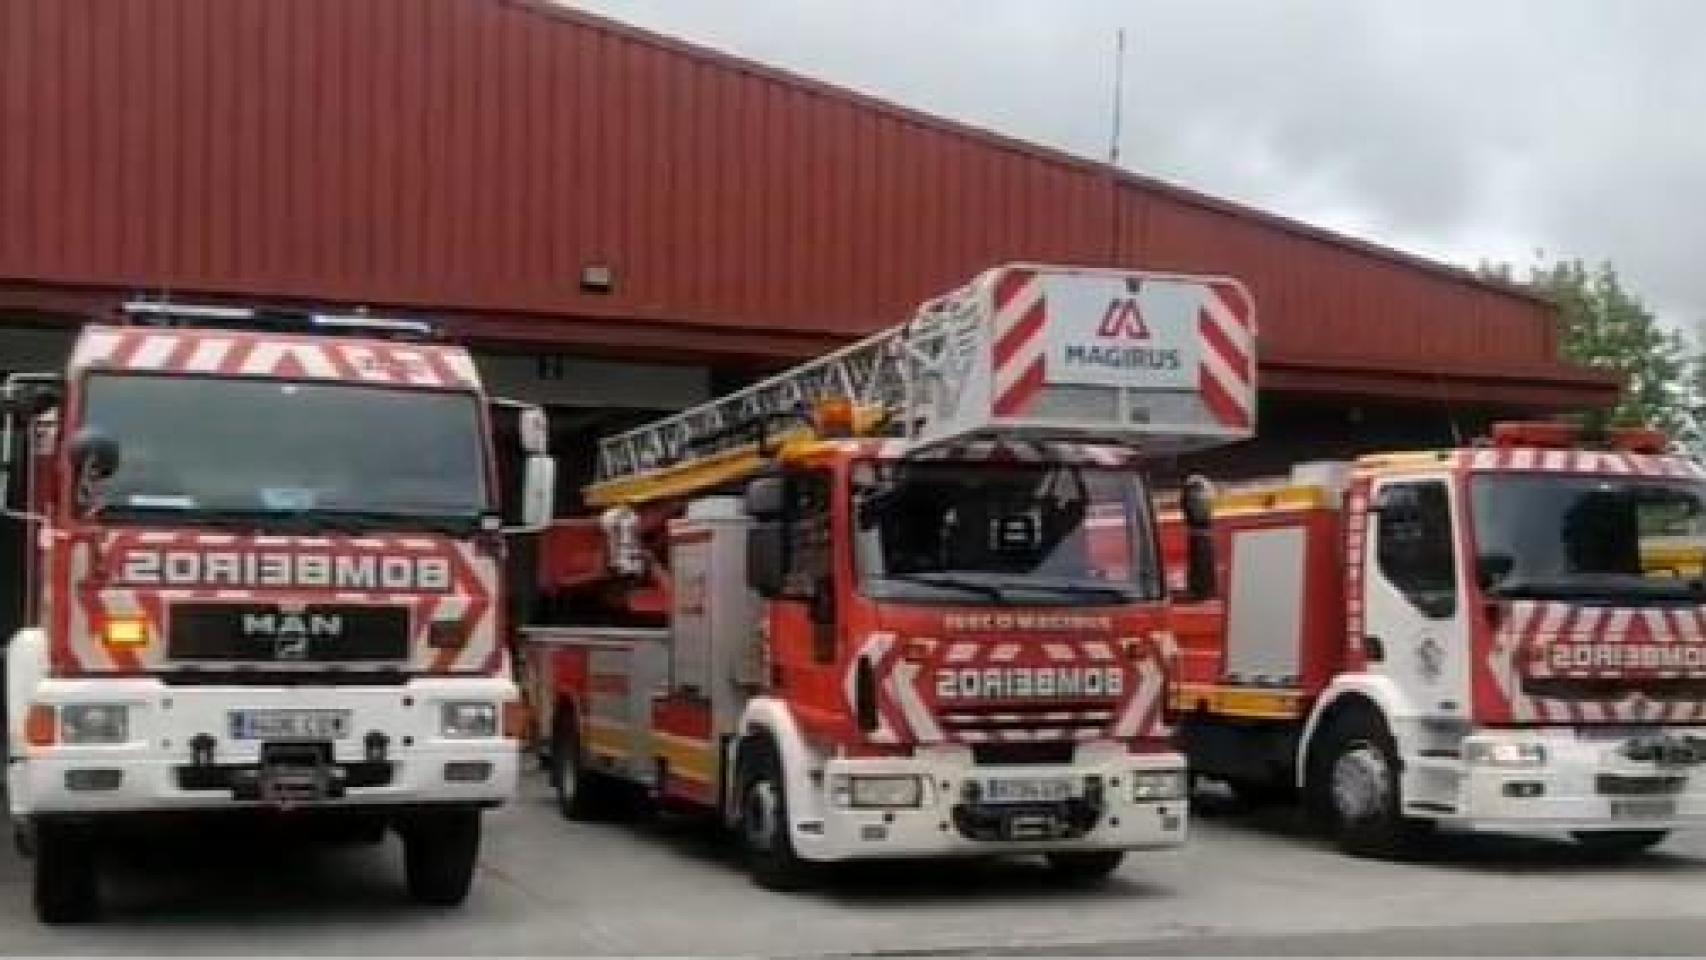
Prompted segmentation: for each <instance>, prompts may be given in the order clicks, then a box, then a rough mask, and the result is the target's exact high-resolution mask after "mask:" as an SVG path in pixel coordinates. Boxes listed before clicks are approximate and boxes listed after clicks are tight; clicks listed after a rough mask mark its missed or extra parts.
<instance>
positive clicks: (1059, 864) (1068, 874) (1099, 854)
mask: <svg viewBox="0 0 1706 960" xmlns="http://www.w3.org/2000/svg"><path fill="white" fill-rule="evenodd" d="M1043 859H1045V860H1047V861H1048V869H1049V872H1050V873H1052V874H1054V875H1055V877H1056V878H1057V879H1059V880H1061V881H1062V882H1064V883H1066V884H1069V885H1072V886H1080V885H1086V884H1092V883H1100V882H1102V881H1103V880H1106V879H1108V877H1110V876H1112V875H1113V872H1114V871H1115V870H1118V869H1119V866H1120V863H1121V861H1123V860H1125V854H1124V853H1123V852H1122V851H1119V850H1087V851H1084V852H1081V853H1079V852H1074V853H1050V854H1046V855H1044V857H1043Z"/></svg>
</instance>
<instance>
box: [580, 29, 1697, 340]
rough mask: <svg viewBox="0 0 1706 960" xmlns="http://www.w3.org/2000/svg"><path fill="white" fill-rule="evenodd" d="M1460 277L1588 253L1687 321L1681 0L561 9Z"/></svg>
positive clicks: (1688, 214)
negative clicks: (1337, 235) (1270, 214)
mask: <svg viewBox="0 0 1706 960" xmlns="http://www.w3.org/2000/svg"><path fill="white" fill-rule="evenodd" d="M575 2H576V3H577V4H578V5H580V6H583V7H585V8H588V9H591V10H593V11H596V12H601V13H604V14H607V15H610V16H614V17H616V18H618V19H622V20H626V21H628V22H631V23H634V24H636V25H639V26H642V27H647V28H650V29H654V30H658V31H660V32H664V33H669V34H673V35H675V36H679V37H682V38H685V39H689V40H693V41H695V42H698V43H702V44H705V45H707V46H711V47H715V48H718V49H721V50H726V51H728V52H731V53H736V54H739V55H742V56H746V57H750V58H753V59H756V60H760V61H763V62H766V63H770V64H774V65H777V66H782V67H786V68H788V69H791V70H794V71H797V72H800V73H805V74H809V75H811V76H814V77H817V78H820V79H823V80H827V81H830V82H832V83H837V84H840V85H843V86H848V87H852V88H855V89H858V90H860V91H863V92H866V93H871V94H875V95H877V96H880V97H883V98H886V99H890V100H894V101H898V102H900V103H904V104H907V105H909V106H913V107H917V108H920V109H923V110H926V111H929V112H932V113H938V114H943V115H946V116H949V117H953V118H956V119H960V120H964V121H968V122H970V123H973V124H977V125H979V126H984V127H989V128H993V129H996V130H999V131H1001V132H1004V133H1008V134H1011V135H1015V136H1018V137H1022V138H1024V139H1028V140H1034V141H1038V142H1041V143H1044V144H1048V145H1051V146H1055V147H1059V148H1062V149H1065V150H1068V151H1071V152H1073V153H1077V154H1081V155H1086V156H1092V157H1097V158H1105V157H1106V155H1107V152H1108V143H1109V131H1110V126H1111V124H1110V106H1109V105H1110V101H1111V96H1112V93H1111V91H1112V69H1113V67H1112V64H1113V46H1114V35H1115V31H1116V29H1117V28H1119V27H1121V26H1123V27H1125V29H1126V37H1127V68H1126V87H1125V89H1126V97H1125V102H1126V114H1125V128H1124V136H1123V137H1122V138H1121V163H1122V165H1124V166H1126V167H1128V168H1131V169H1134V170H1138V171H1141V172H1144V173H1148V174H1152V175H1155V176H1159V177H1163V178H1165V179H1168V180H1172V181H1174V182H1177V183H1180V184H1183V185H1186V186H1190V187H1193V188H1196V189H1199V190H1203V191H1206V192H1209V193H1213V194H1218V195H1221V196H1225V197H1230V198H1233V199H1237V200H1242V201H1245V202H1248V203H1251V204H1255V205H1257V206H1261V207H1265V208H1268V209H1271V210H1276V211H1278V212H1281V213H1285V214H1289V215H1291V216H1295V217H1299V218H1301V219H1304V220H1308V221H1310V222H1313V223H1317V224H1320V225H1323V226H1327V227H1331V228H1334V229H1338V230H1342V231H1345V232H1348V233H1352V234H1355V235H1358V236H1362V237H1366V238H1368V239H1372V240H1377V241H1380V242H1383V243H1388V244H1391V245H1394V246H1398V247H1402V248H1405V249H1408V250H1412V251H1415V252H1419V253H1423V254H1427V255H1431V256H1436V257H1439V258H1442V259H1446V260H1450V261H1453V262H1457V263H1462V264H1465V265H1470V266H1472V265H1474V264H1475V263H1476V262H1477V261H1479V260H1481V259H1495V260H1508V261H1514V262H1516V263H1518V264H1519V265H1527V264H1529V263H1531V262H1532V261H1533V260H1534V257H1535V251H1537V250H1544V251H1545V252H1546V254H1547V255H1548V256H1552V257H1556V256H1571V257H1574V256H1580V257H1583V258H1585V259H1588V260H1599V259H1610V260H1612V261H1613V262H1615V263H1616V264H1617V265H1618V266H1619V267H1620V268H1621V269H1622V270H1623V272H1624V273H1625V274H1626V275H1627V278H1628V279H1629V281H1630V283H1631V285H1633V286H1634V287H1635V288H1636V289H1637V291H1638V292H1640V293H1641V294H1643V295H1644V296H1645V297H1646V298H1647V299H1648V300H1649V302H1651V303H1652V304H1654V306H1655V307H1656V308H1658V309H1659V310H1660V312H1661V313H1662V314H1664V315H1665V316H1666V318H1667V319H1670V320H1672V321H1674V322H1677V323H1679V324H1682V325H1685V326H1693V325H1694V323H1695V322H1696V321H1699V320H1702V319H1706V259H1703V255H1706V2H1695V0H1662V2H1661V0H1427V2H1417V0H1170V2H1161V0H928V2H924V0H716V2H712V0H575Z"/></svg>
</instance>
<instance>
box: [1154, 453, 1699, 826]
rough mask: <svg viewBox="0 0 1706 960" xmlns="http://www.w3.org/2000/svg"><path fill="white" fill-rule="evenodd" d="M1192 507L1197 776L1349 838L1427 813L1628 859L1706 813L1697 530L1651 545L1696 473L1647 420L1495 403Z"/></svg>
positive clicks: (1189, 541)
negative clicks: (1477, 428) (1573, 420)
mask: <svg viewBox="0 0 1706 960" xmlns="http://www.w3.org/2000/svg"><path fill="white" fill-rule="evenodd" d="M1185 506H1186V509H1183V510H1180V511H1179V512H1176V513H1170V514H1169V515H1168V516H1167V518H1166V519H1165V521H1164V538H1165V543H1166V548H1167V550H1168V553H1169V556H1170V558H1171V559H1172V561H1173V564H1172V567H1173V571H1174V573H1173V576H1174V578H1175V581H1176V582H1177V581H1179V580H1182V579H1184V578H1185V570H1186V568H1187V567H1188V566H1190V565H1189V564H1187V563H1186V562H1185V560H1184V559H1183V558H1184V557H1185V556H1186V555H1187V553H1192V554H1194V555H1195V557H1196V559H1197V560H1198V566H1199V567H1201V568H1206V571H1205V572H1200V573H1199V576H1197V577H1196V578H1195V579H1196V580H1197V587H1196V589H1195V591H1194V592H1196V593H1198V594H1200V595H1201V601H1202V602H1200V603H1196V604H1192V605H1180V606H1179V607H1178V608H1176V617H1175V629H1176V632H1177V635H1178V641H1179V644H1180V647H1181V666H1180V673H1181V682H1180V685H1179V686H1178V687H1177V689H1176V693H1175V704H1176V706H1177V708H1178V710H1179V716H1180V721H1179V729H1180V736H1181V742H1182V744H1183V746H1184V748H1185V750H1186V752H1187V754H1188V756H1189V757H1190V760H1191V765H1192V771H1193V773H1195V774H1201V775H1204V776H1206V777H1212V778H1216V779H1220V780H1224V781H1225V782H1226V783H1228V784H1230V785H1231V787H1232V788H1233V790H1234V791H1235V792H1236V793H1237V794H1239V795H1241V796H1243V797H1246V798H1248V799H1251V800H1254V801H1269V800H1273V799H1275V798H1277V797H1281V796H1286V795H1293V794H1296V793H1297V792H1301V799H1302V800H1303V802H1304V803H1305V804H1306V806H1307V807H1308V808H1309V809H1310V810H1311V811H1312V812H1313V813H1315V814H1316V816H1317V817H1318V818H1319V820H1320V821H1321V822H1322V823H1324V824H1326V825H1327V826H1328V827H1329V828H1330V829H1331V830H1332V832H1333V833H1334V834H1335V835H1336V837H1337V839H1338V841H1339V843H1340V844H1341V846H1343V847H1344V848H1345V849H1346V850H1347V851H1349V852H1352V853H1355V854H1360V855H1378V856H1397V855H1403V854H1405V853H1406V852H1412V851H1414V850H1416V849H1417V847H1416V845H1417V843H1418V842H1419V841H1421V840H1422V839H1423V838H1424V837H1426V835H1427V834H1428V832H1429V830H1430V829H1431V828H1433V827H1434V826H1436V825H1439V824H1454V825H1457V826H1460V827H1466V828H1471V829H1509V830H1519V829H1536V830H1542V831H1559V832H1568V833H1569V834H1571V835H1572V836H1573V837H1574V838H1575V839H1576V840H1577V841H1579V842H1580V843H1581V844H1583V845H1584V846H1586V847H1588V848H1590V849H1592V850H1594V851H1597V852H1599V853H1602V854H1606V855H1627V854H1632V853H1636V852H1639V851H1641V850H1644V849H1647V848H1649V847H1651V846H1653V845H1654V844H1657V843H1659V842H1660V841H1662V840H1663V839H1664V837H1665V836H1666V833H1667V831H1669V830H1671V829H1673V828H1676V827H1680V826H1685V825H1690V824H1694V823H1698V822H1700V820H1701V819H1702V818H1706V776H1703V775H1702V772H1701V767H1700V764H1701V763H1702V761H1706V635H1703V633H1706V583H1703V582H1702V581H1701V580H1700V578H1699V573H1698V569H1699V560H1698V558H1699V555H1700V549H1701V547H1702V545H1703V542H1702V541H1701V540H1700V539H1699V538H1698V537H1696V538H1695V541H1694V544H1693V551H1692V552H1693V554H1694V558H1695V559H1694V561H1693V564H1692V572H1689V571H1688V570H1687V569H1682V568H1681V565H1679V564H1676V563H1671V562H1668V561H1667V562H1661V561H1663V557H1664V556H1666V555H1668V554H1672V553H1674V552H1675V551H1676V549H1677V538H1678V536H1679V535H1686V534H1687V532H1688V531H1695V530H1698V529H1699V522H1700V519H1701V518H1702V516H1703V514H1706V470H1703V469H1702V467H1701V466H1700V465H1699V464H1698V463H1696V462H1694V461H1692V460H1690V459H1688V458H1686V457H1682V456H1675V455H1670V454H1667V453H1666V444H1665V440H1664V437H1663V436H1662V435H1660V434H1658V433H1656V432H1654V431H1648V430H1636V429H1623V430H1616V431H1611V432H1610V433H1609V434H1607V435H1605V436H1601V437H1587V436H1583V435H1582V434H1581V433H1580V432H1579V431H1577V430H1576V429H1574V428H1573V427H1571V426H1569V425H1566V424H1560V423H1549V422H1540V423H1505V424H1499V425H1496V426H1495V427H1494V428H1493V429H1492V430H1491V431H1490V436H1489V437H1488V438H1487V439H1486V440H1484V441H1481V442H1479V443H1477V444H1476V445H1473V446H1469V447H1465V448H1461V449H1448V450H1438V451H1420V452H1407V453H1386V454H1377V455H1371V456H1365V457H1362V458H1360V459H1358V460H1356V461H1354V462H1339V463H1308V464H1301V465H1299V466H1297V467H1295V468H1294V469H1293V471H1292V476H1291V477H1289V478H1287V479H1286V480H1284V481H1280V482H1275V483H1265V484H1247V485H1244V486H1242V487H1240V488H1237V489H1228V490H1225V491H1223V492H1222V493H1221V494H1220V495H1219V496H1218V497H1210V496H1206V495H1199V496H1197V497H1194V498H1191V501H1190V502H1188V503H1187V504H1186V505H1185ZM1679 531H1680V534H1679ZM1655 550H1657V551H1660V552H1659V553H1657V554H1655V552H1654V551H1655Z"/></svg>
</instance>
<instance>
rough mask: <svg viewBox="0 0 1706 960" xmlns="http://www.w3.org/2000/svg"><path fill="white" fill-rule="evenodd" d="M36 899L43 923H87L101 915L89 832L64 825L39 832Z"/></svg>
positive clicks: (38, 916) (46, 826)
mask: <svg viewBox="0 0 1706 960" xmlns="http://www.w3.org/2000/svg"><path fill="white" fill-rule="evenodd" d="M34 848H35V857H34V860H33V861H32V864H33V868H34V870H33V877H32V880H33V891H32V893H33V899H34V901H35V910H36V919H38V920H40V921H41V922H42V923H49V924H65V923H84V922H86V921H89V920H93V919H95V917H96V916H97V915H99V913H100V908H101V900H100V876H99V872H98V870H97V866H96V863H95V846H94V843H93V842H92V840H91V839H90V837H89V834H88V832H87V831H85V830H82V829H79V828H77V827H72V826H65V825H61V824H41V825H38V826H37V827H36V830H35V843H34Z"/></svg>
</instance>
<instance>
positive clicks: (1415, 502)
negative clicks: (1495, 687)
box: [1362, 476, 1471, 718]
mask: <svg viewBox="0 0 1706 960" xmlns="http://www.w3.org/2000/svg"><path fill="white" fill-rule="evenodd" d="M1456 499H1457V498H1456V496H1455V495H1454V492H1453V489H1452V485H1451V483H1450V481H1449V479H1448V478H1447V477H1444V476H1441V477H1424V478H1404V479H1393V480H1383V481H1376V483H1375V484H1374V486H1373V488H1372V489H1371V491H1370V500H1369V503H1370V510H1369V513H1370V515H1369V517H1368V519H1367V522H1368V524H1369V535H1368V537H1367V538H1366V540H1365V544H1364V550H1365V556H1364V558H1363V565H1362V569H1363V570H1364V571H1365V575H1364V576H1363V578H1362V604H1363V614H1364V615H1363V649H1364V653H1365V655H1366V658H1367V662H1368V670H1369V671H1370V672H1373V673H1382V674H1385V675H1386V676H1389V677H1391V678H1392V679H1393V680H1394V681H1395V682H1396V683H1397V684H1398V686H1399V687H1400V688H1401V689H1402V690H1403V691H1404V693H1405V695H1406V698H1407V699H1408V700H1409V701H1410V705H1411V707H1412V709H1414V710H1415V711H1417V713H1418V714H1419V715H1421V716H1428V717H1441V718H1446V717H1467V716H1468V715H1469V712H1470V692H1469V691H1470V687H1469V676H1470V671H1469V665H1470V663H1469V658H1470V654H1471V647H1470V643H1469V624H1470V622H1471V620H1470V617H1469V611H1468V610H1467V609H1466V607H1467V606H1468V603H1467V592H1466V591H1465V590H1464V588H1463V569H1464V563H1463V558H1461V557H1459V556H1458V550H1457V544H1458V543H1459V542H1460V538H1459V537H1458V530H1459V529H1460V527H1459V524H1460V523H1461V516H1462V514H1461V505H1460V504H1458V503H1457V502H1456Z"/></svg>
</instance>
